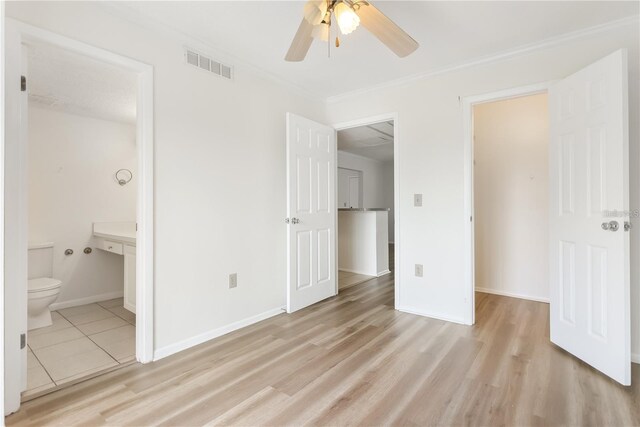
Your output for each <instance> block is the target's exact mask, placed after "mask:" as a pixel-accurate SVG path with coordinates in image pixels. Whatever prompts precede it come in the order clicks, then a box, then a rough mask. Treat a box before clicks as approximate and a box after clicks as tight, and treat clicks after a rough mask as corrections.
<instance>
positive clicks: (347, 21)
mask: <svg viewBox="0 0 640 427" xmlns="http://www.w3.org/2000/svg"><path fill="white" fill-rule="evenodd" d="M334 13H335V16H336V21H337V22H338V27H340V32H342V34H345V35H346V34H350V33H352V32H353V31H354V30H355V29H356V28H358V25H360V17H359V16H358V15H356V12H355V11H354V10H353V8H352V7H351V6H349V5H348V4H346V3H345V2H343V1H342V2H340V3H338V4H336V5H335V7H334Z"/></svg>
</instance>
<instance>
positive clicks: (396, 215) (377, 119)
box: [332, 113, 400, 310]
mask: <svg viewBox="0 0 640 427" xmlns="http://www.w3.org/2000/svg"><path fill="white" fill-rule="evenodd" d="M389 120H393V233H394V238H393V240H394V244H393V251H394V262H395V266H394V268H393V280H394V286H393V291H394V301H393V304H394V308H395V309H396V310H397V309H398V306H399V301H400V275H399V274H398V270H399V269H398V260H399V259H400V179H399V177H400V174H399V173H398V171H399V167H398V165H399V164H400V155H399V153H400V150H399V149H398V147H399V143H400V132H399V130H398V129H399V128H400V127H399V126H398V113H386V114H379V115H377V116H370V117H364V118H362V119H356V120H351V121H348V122H342V123H337V124H334V125H332V126H333V128H334V129H335V130H336V131H340V130H344V129H351V128H355V127H359V126H366V125H372V124H375V123H381V122H388V121H389ZM335 153H336V158H335V163H336V170H335V174H336V178H335V183H336V184H335V185H336V190H335V198H336V203H335V206H336V211H335V212H334V215H335V217H336V218H335V221H336V233H338V232H339V231H340V230H339V225H338V209H337V208H338V138H337V137H336V150H335ZM334 254H335V261H334V265H335V270H336V271H335V273H336V295H338V282H339V280H338V239H337V238H336V245H335V251H334Z"/></svg>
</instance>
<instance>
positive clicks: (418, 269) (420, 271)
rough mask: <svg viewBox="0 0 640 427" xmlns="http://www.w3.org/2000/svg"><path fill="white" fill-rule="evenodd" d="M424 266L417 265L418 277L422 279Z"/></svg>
mask: <svg viewBox="0 0 640 427" xmlns="http://www.w3.org/2000/svg"><path fill="white" fill-rule="evenodd" d="M422 271H423V270H422V264H416V277H422Z"/></svg>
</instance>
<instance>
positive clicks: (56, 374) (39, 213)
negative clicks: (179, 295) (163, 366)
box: [4, 20, 153, 415]
mask: <svg viewBox="0 0 640 427" xmlns="http://www.w3.org/2000/svg"><path fill="white" fill-rule="evenodd" d="M6 55H7V58H8V59H7V64H11V66H8V67H7V70H6V73H7V81H9V82H10V81H19V82H21V84H20V85H19V86H18V85H16V87H14V86H13V85H7V93H6V103H7V105H8V106H10V108H7V110H6V116H5V122H6V125H7V138H6V139H5V171H6V173H5V180H6V181H5V182H6V185H5V190H4V191H5V192H4V195H5V200H7V204H6V209H5V222H6V224H7V228H6V230H7V232H6V233H5V265H6V266H7V267H6V268H5V283H6V284H7V286H6V289H5V291H6V292H5V330H6V333H5V343H4V348H5V355H6V357H5V366H6V369H5V373H6V376H5V415H7V414H9V413H12V412H15V411H16V410H18V409H19V407H20V402H21V401H24V400H29V399H31V398H34V397H37V396H39V395H42V394H45V393H49V392H51V391H53V390H56V389H59V388H62V387H65V386H67V385H71V384H74V383H76V382H78V381H82V380H84V379H87V378H89V377H92V376H96V375H100V374H102V373H104V372H108V371H111V370H113V369H117V368H119V367H121V366H123V365H126V364H129V363H132V362H135V361H136V360H137V361H139V362H142V363H146V362H149V361H151V360H153V306H152V303H153V234H152V230H153V105H152V102H153V101H152V99H153V98H152V90H153V81H152V79H153V70H152V68H151V67H150V66H148V65H146V64H142V63H138V62H137V61H133V60H131V59H128V58H125V57H121V56H119V55H117V54H113V53H111V52H107V51H103V50H101V49H98V48H95V47H93V46H90V45H86V44H84V43H80V42H77V41H75V40H72V39H68V38H66V37H62V36H59V35H57V34H55V33H50V32H48V31H44V30H41V29H38V28H35V27H31V26H29V25H26V24H23V23H19V22H17V21H13V20H7V44H6ZM16 113H18V114H16ZM17 337H20V339H17Z"/></svg>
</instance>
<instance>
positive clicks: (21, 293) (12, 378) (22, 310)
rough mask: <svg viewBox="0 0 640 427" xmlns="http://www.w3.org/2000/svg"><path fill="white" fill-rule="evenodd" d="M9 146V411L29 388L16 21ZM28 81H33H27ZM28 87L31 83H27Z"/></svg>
mask: <svg viewBox="0 0 640 427" xmlns="http://www.w3.org/2000/svg"><path fill="white" fill-rule="evenodd" d="M5 37H6V39H5V146H4V201H5V205H4V220H5V224H8V225H7V226H6V227H5V228H4V321H5V325H4V326H5V327H4V332H5V335H4V363H5V365H4V405H5V407H4V409H5V415H7V414H10V413H12V412H15V411H17V410H18V409H19V408H20V393H21V392H22V391H24V390H25V389H26V386H27V347H26V334H27V277H28V276H27V259H26V256H24V255H25V254H26V253H27V249H28V244H27V241H28V237H27V236H28V228H27V212H28V209H27V171H26V170H25V168H22V167H21V165H24V164H26V156H27V107H28V96H27V91H26V87H25V86H23V84H22V79H21V76H25V78H26V77H27V54H26V53H27V51H26V46H25V45H23V44H22V40H21V36H20V33H19V32H18V30H17V29H16V28H15V25H14V23H13V22H7V25H6V32H5ZM27 80H28V79H27ZM25 84H26V80H25Z"/></svg>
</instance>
